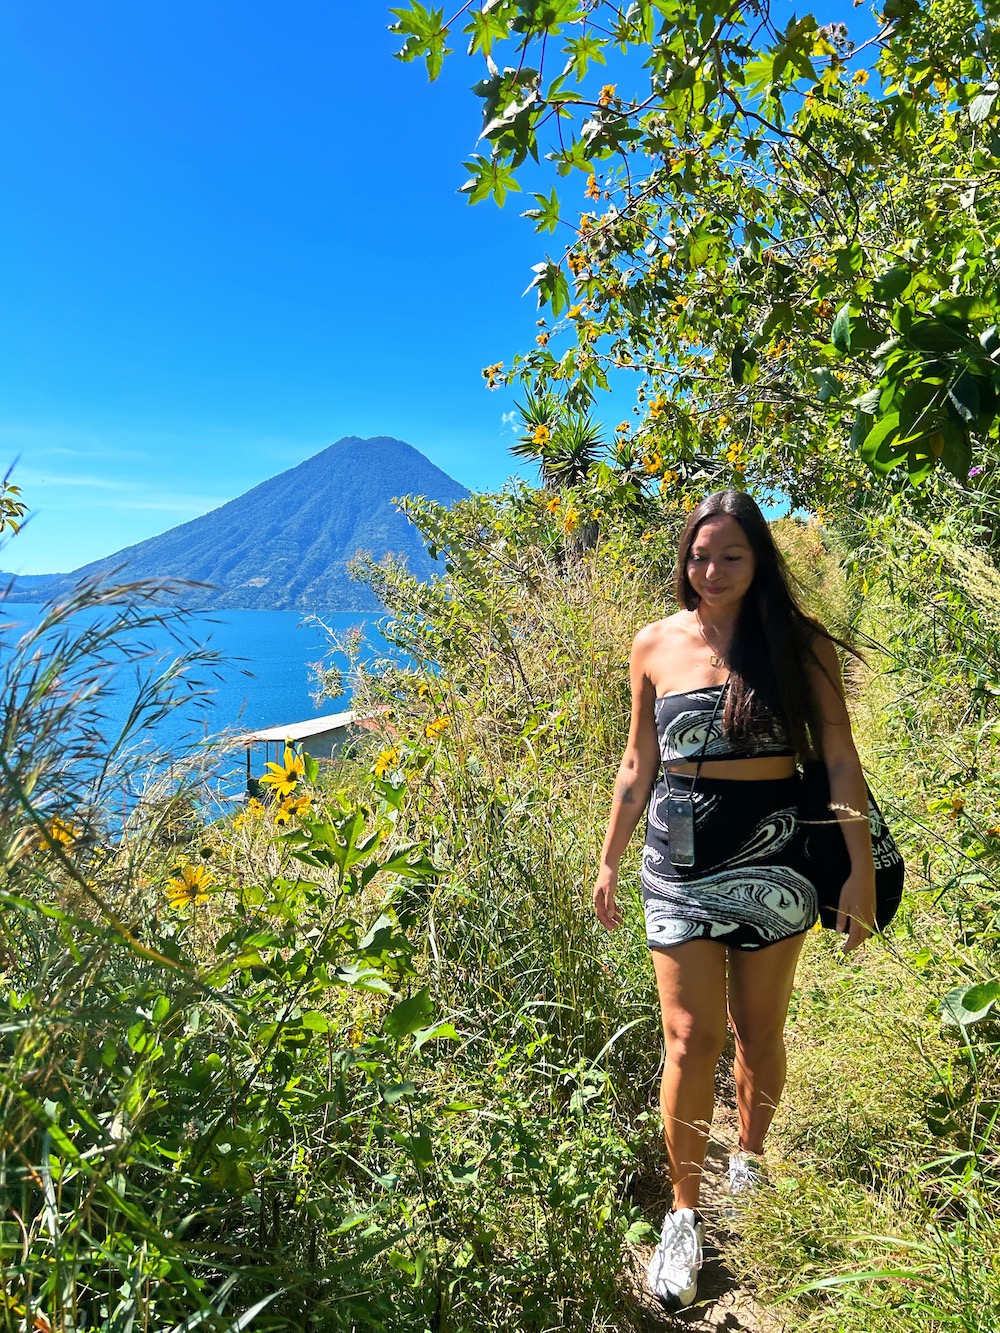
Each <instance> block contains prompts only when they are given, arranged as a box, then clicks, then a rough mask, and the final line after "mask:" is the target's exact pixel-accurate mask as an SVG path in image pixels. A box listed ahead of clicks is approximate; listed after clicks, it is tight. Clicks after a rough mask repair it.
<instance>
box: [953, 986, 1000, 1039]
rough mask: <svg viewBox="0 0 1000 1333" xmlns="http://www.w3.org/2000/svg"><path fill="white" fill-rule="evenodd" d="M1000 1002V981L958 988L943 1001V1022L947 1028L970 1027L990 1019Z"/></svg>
mask: <svg viewBox="0 0 1000 1333" xmlns="http://www.w3.org/2000/svg"><path fill="white" fill-rule="evenodd" d="M998 1000H1000V981H985V982H980V983H979V984H977V985H974V986H956V987H955V989H954V990H951V991H949V992H948V994H947V995H946V996H945V997H944V999H943V1000H942V1001H941V1022H942V1023H944V1024H945V1026H947V1027H963V1028H964V1027H969V1026H970V1025H971V1024H973V1023H981V1022H982V1021H983V1019H984V1018H988V1017H989V1014H990V1010H991V1009H992V1008H993V1006H994V1005H995V1004H996V1003H997V1001H998Z"/></svg>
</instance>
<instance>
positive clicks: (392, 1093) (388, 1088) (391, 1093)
mask: <svg viewBox="0 0 1000 1333" xmlns="http://www.w3.org/2000/svg"><path fill="white" fill-rule="evenodd" d="M379 1092H380V1093H381V1094H382V1100H383V1101H384V1102H385V1103H386V1105H387V1106H394V1105H395V1104H396V1102H401V1101H403V1100H404V1099H407V1098H410V1097H415V1096H416V1095H417V1085H416V1084H415V1083H413V1082H411V1080H410V1079H405V1080H404V1081H403V1082H402V1083H386V1084H384V1085H382V1086H381V1087H380V1088H379Z"/></svg>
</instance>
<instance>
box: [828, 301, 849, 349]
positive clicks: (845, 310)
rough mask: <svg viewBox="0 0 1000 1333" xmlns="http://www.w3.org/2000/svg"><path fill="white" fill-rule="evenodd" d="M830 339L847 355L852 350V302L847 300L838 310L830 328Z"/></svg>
mask: <svg viewBox="0 0 1000 1333" xmlns="http://www.w3.org/2000/svg"><path fill="white" fill-rule="evenodd" d="M830 341H831V342H832V343H833V345H834V347H836V349H837V351H838V352H842V353H843V354H844V355H845V356H846V355H848V353H849V352H850V350H851V303H850V301H848V302H847V304H846V305H842V306H841V307H840V309H839V310H838V311H837V313H836V315H835V316H834V320H833V327H832V328H831V329H830Z"/></svg>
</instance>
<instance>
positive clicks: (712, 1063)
mask: <svg viewBox="0 0 1000 1333" xmlns="http://www.w3.org/2000/svg"><path fill="white" fill-rule="evenodd" d="M652 954H653V968H654V970H655V972H656V986H657V990H658V991H659V996H660V1013H661V1015H662V1018H663V1041H664V1047H665V1056H664V1062H663V1077H662V1079H661V1081H660V1110H661V1112H662V1113H663V1137H664V1139H665V1141H666V1145H667V1157H668V1159H669V1162H670V1178H671V1180H672V1181H673V1186H674V1207H675V1208H697V1207H698V1199H699V1191H700V1189H701V1172H702V1164H703V1162H704V1160H705V1145H706V1141H707V1139H708V1127H709V1125H710V1124H711V1122H712V1109H713V1106H714V1104H715V1067H716V1065H717V1064H718V1062H719V1056H720V1055H721V1054H722V1048H723V1046H724V1045H725V1041H726V950H725V947H724V946H723V945H721V944H719V943H716V942H715V941H713V940H689V941H688V942H687V944H678V945H676V946H675V947H674V948H672V949H653V950H652Z"/></svg>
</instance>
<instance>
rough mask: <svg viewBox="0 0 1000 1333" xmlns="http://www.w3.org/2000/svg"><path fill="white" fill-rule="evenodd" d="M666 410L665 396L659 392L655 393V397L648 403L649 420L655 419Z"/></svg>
mask: <svg viewBox="0 0 1000 1333" xmlns="http://www.w3.org/2000/svg"><path fill="white" fill-rule="evenodd" d="M666 410H667V400H666V398H664V396H663V394H662V393H661V394H657V395H656V397H655V398H654V399H653V401H652V402H651V403H650V405H649V419H650V421H656V420H657V418H659V417H662V416H663V414H664V412H665V411H666Z"/></svg>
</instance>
